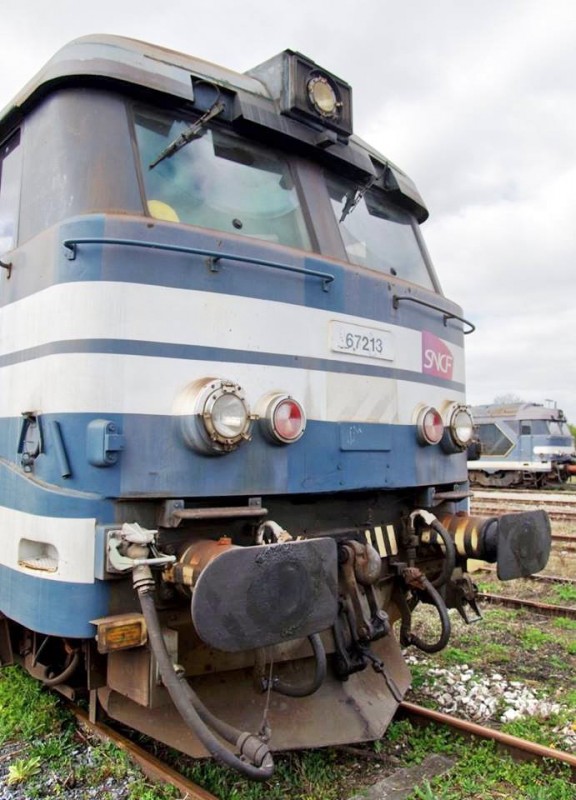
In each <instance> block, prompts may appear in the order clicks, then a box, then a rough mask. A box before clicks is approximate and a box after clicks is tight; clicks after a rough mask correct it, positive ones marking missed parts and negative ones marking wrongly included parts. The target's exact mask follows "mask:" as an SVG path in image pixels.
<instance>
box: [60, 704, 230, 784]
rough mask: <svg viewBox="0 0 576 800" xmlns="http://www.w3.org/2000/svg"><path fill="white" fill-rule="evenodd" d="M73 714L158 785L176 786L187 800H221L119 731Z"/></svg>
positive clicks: (80, 713) (79, 711)
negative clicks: (127, 757)
mask: <svg viewBox="0 0 576 800" xmlns="http://www.w3.org/2000/svg"><path fill="white" fill-rule="evenodd" d="M70 709H71V711H72V713H73V714H74V716H75V718H76V720H77V721H78V722H79V723H80V724H81V725H83V726H84V727H85V728H87V729H88V730H89V731H90V732H91V733H93V734H94V735H96V736H97V737H98V738H100V739H102V740H103V741H111V742H114V744H115V745H116V746H117V747H119V748H120V749H121V750H124V752H126V753H127V754H128V755H129V756H130V758H132V760H133V761H135V762H136V763H137V764H138V766H139V767H140V769H141V770H142V772H143V773H144V774H145V775H146V776H147V777H148V778H149V779H150V780H151V781H154V782H156V783H168V784H170V785H171V786H174V787H175V788H176V789H177V791H178V792H181V794H182V797H183V798H186V800H219V798H218V797H216V795H213V794H211V793H210V792H207V791H206V789H203V788H202V787H201V786H198V784H196V783H193V782H192V781H189V780H188V779H187V778H185V777H184V776H183V775H181V774H180V773H179V772H176V770H174V769H172V767H170V766H168V764H164V762H162V761H161V760H160V759H159V758H156V756H153V755H152V754H151V753H148V752H147V751H146V750H144V749H143V748H142V747H139V746H138V745H137V744H134V742H132V741H131V740H130V739H127V738H126V737H125V736H123V735H122V734H121V733H119V732H118V731H116V730H114V729H113V728H111V727H109V726H108V725H105V724H104V723H101V722H97V723H94V722H90V720H89V718H88V714H87V713H86V712H85V711H83V710H82V709H79V708H77V707H76V706H70Z"/></svg>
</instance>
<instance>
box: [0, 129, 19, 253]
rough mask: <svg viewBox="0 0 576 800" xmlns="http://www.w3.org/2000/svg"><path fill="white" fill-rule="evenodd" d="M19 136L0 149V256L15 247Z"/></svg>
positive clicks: (17, 206)
mask: <svg viewBox="0 0 576 800" xmlns="http://www.w3.org/2000/svg"><path fill="white" fill-rule="evenodd" d="M19 143H20V134H19V133H18V134H16V135H15V136H13V137H12V138H11V139H9V140H8V142H6V143H5V144H3V145H2V146H1V147H0V256H1V255H3V254H4V253H7V252H8V251H9V250H12V249H13V248H14V247H15V246H16V240H17V235H18V208H19V204H20V178H21V165H22V148H21V147H19V146H18V145H19Z"/></svg>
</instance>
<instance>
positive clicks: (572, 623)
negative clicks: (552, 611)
mask: <svg viewBox="0 0 576 800" xmlns="http://www.w3.org/2000/svg"><path fill="white" fill-rule="evenodd" d="M552 624H553V625H554V627H555V628H561V630H564V631H576V619H568V617H554V619H553V621H552Z"/></svg>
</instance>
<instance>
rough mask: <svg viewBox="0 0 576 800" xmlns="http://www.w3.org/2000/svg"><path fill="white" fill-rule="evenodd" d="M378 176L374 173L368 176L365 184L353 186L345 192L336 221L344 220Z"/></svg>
mask: <svg viewBox="0 0 576 800" xmlns="http://www.w3.org/2000/svg"><path fill="white" fill-rule="evenodd" d="M378 177H379V176H378V175H374V176H373V177H372V178H370V180H369V181H368V183H367V184H366V185H365V186H354V187H353V188H352V189H350V191H349V192H346V201H345V203H344V208H343V209H342V216H341V217H340V219H339V220H338V223H340V222H344V220H345V219H346V217H347V216H348V214H351V213H352V212H353V211H354V209H355V208H356V206H357V205H358V203H359V202H360V200H362V198H363V197H364V195H365V194H366V192H367V191H368V189H371V188H372V186H373V185H374V184H375V183H376V181H377V180H378Z"/></svg>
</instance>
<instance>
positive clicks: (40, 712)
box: [0, 667, 177, 800]
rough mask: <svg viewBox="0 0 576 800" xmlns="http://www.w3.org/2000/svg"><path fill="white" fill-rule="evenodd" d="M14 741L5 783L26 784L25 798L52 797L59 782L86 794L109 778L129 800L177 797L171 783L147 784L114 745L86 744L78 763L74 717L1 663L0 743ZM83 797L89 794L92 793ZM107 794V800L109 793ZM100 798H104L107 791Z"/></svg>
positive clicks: (37, 686)
mask: <svg viewBox="0 0 576 800" xmlns="http://www.w3.org/2000/svg"><path fill="white" fill-rule="evenodd" d="M13 742H17V743H18V745H17V748H15V750H14V753H13V755H14V758H13V760H12V763H11V764H10V766H9V767H8V775H7V778H6V781H7V783H8V784H22V785H25V786H26V792H27V796H28V797H30V798H35V797H38V798H40V797H47V796H48V797H57V796H58V795H59V794H61V793H62V791H63V789H64V784H66V785H69V784H71V783H72V784H74V786H75V787H78V786H82V787H86V790H87V792H91V789H92V790H93V789H94V787H98V786H100V785H101V783H102V782H103V781H104V780H105V779H106V778H109V777H112V778H115V779H117V780H119V781H122V782H123V783H126V784H127V785H128V792H129V798H130V800H169V798H175V797H176V796H177V793H175V790H173V789H172V787H163V786H154V787H153V786H150V785H149V784H148V783H146V781H144V780H143V778H142V775H141V773H140V771H139V770H137V769H136V768H135V767H134V766H133V765H132V764H131V762H130V761H129V759H128V758H127V756H126V755H125V754H124V753H123V752H122V751H120V750H119V749H118V748H117V747H115V746H114V745H110V744H107V743H101V742H94V743H89V745H90V748H91V752H90V759H89V761H88V760H87V761H86V762H85V763H83V762H82V760H81V759H80V760H79V759H78V757H77V751H78V745H79V741H78V737H77V734H76V728H75V721H74V720H73V718H72V716H71V715H70V714H69V713H68V712H67V711H66V709H65V708H64V707H63V705H62V704H61V702H60V699H59V697H58V696H57V695H56V694H52V693H50V692H48V691H46V690H45V689H44V688H43V687H42V685H41V684H40V683H38V681H34V680H33V679H32V678H30V677H29V676H28V675H27V674H26V673H25V672H23V671H22V670H21V669H19V668H18V667H5V668H3V669H2V671H1V672H0V746H5V747H6V746H9V744H10V743H13ZM47 780H50V785H49V787H48V793H47V791H46V788H45V787H46V781H47ZM79 796H80V795H79ZM87 796H93V791H92V792H91V793H90V794H89V795H88V794H87ZM109 797H110V800H112V795H109ZM101 798H102V800H108V798H107V796H106V793H103V794H102V795H101Z"/></svg>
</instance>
